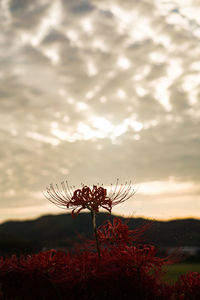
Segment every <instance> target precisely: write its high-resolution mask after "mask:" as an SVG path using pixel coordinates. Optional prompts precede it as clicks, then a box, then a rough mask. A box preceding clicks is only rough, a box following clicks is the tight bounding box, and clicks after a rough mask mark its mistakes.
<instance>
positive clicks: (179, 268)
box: [164, 263, 200, 284]
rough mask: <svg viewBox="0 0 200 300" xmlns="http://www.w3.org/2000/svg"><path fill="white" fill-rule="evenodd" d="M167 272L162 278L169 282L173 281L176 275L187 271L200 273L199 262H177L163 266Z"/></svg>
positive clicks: (176, 277)
mask: <svg viewBox="0 0 200 300" xmlns="http://www.w3.org/2000/svg"><path fill="white" fill-rule="evenodd" d="M165 269H166V271H167V273H166V275H165V277H164V280H165V281H167V282H169V283H172V284H173V283H174V282H176V280H177V279H178V277H179V276H180V275H182V274H184V273H187V272H199V273H200V263H198V264H195V263H193V264H192V263H191V264H190V263H179V264H174V265H170V266H167V267H165Z"/></svg>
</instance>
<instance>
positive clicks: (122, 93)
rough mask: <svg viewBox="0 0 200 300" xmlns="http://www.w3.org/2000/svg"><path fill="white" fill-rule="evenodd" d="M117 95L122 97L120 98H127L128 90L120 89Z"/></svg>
mask: <svg viewBox="0 0 200 300" xmlns="http://www.w3.org/2000/svg"><path fill="white" fill-rule="evenodd" d="M117 96H118V97H119V98H120V99H125V98H126V92H125V91H124V90H122V89H119V90H118V91H117Z"/></svg>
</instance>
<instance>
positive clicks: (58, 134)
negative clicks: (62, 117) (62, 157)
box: [51, 127, 68, 141]
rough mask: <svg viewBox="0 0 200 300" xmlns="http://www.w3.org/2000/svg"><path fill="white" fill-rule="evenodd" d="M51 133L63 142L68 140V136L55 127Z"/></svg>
mask: <svg viewBox="0 0 200 300" xmlns="http://www.w3.org/2000/svg"><path fill="white" fill-rule="evenodd" d="M51 133H52V134H53V135H55V136H56V137H58V138H59V139H60V140H63V141H64V140H67V138H68V134H67V133H66V132H65V131H62V130H60V129H58V128H55V127H54V128H52V129H51Z"/></svg>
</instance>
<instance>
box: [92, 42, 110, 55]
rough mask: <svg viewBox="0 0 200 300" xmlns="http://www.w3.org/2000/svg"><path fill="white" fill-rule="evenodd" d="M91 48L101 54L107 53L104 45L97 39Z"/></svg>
mask: <svg viewBox="0 0 200 300" xmlns="http://www.w3.org/2000/svg"><path fill="white" fill-rule="evenodd" d="M92 47H94V48H95V49H98V50H100V51H102V52H107V51H108V49H107V47H106V45H105V43H104V42H103V41H102V40H99V39H96V40H94V41H93V43H92Z"/></svg>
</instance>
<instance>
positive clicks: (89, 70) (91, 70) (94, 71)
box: [87, 61, 98, 76]
mask: <svg viewBox="0 0 200 300" xmlns="http://www.w3.org/2000/svg"><path fill="white" fill-rule="evenodd" d="M87 73H88V76H95V75H96V74H97V73H98V71H97V68H96V66H95V64H94V63H93V62H92V61H90V62H88V64H87Z"/></svg>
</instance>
